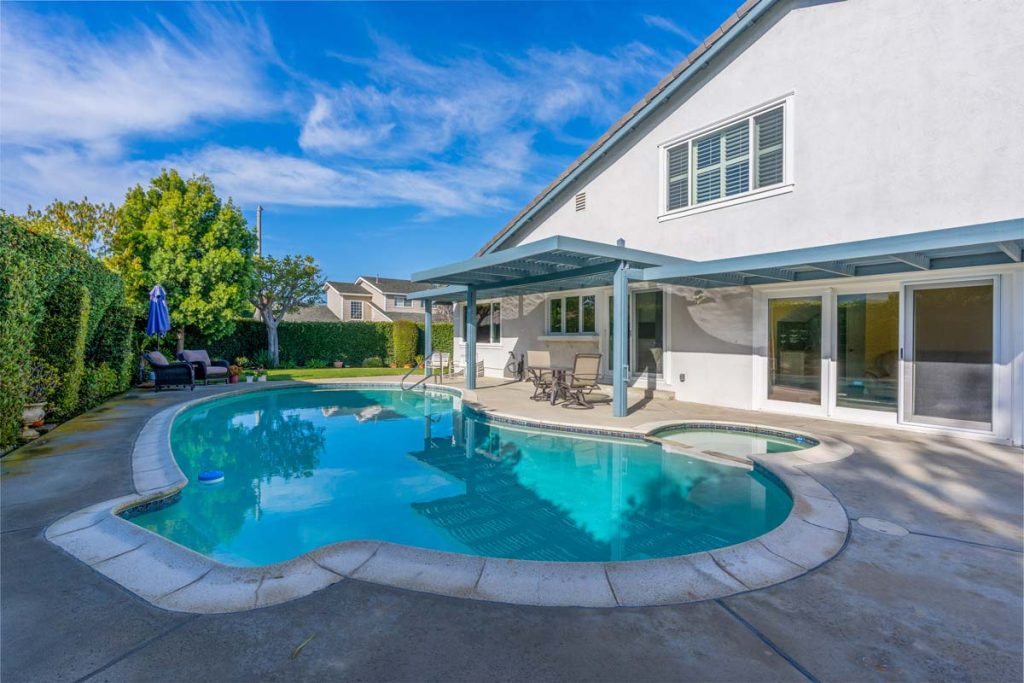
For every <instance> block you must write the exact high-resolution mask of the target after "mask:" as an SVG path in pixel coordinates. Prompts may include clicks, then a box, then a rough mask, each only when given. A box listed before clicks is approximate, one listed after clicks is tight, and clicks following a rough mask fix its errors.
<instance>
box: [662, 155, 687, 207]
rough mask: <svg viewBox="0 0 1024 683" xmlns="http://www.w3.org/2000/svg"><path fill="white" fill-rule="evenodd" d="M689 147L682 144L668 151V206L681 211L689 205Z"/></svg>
mask: <svg viewBox="0 0 1024 683" xmlns="http://www.w3.org/2000/svg"><path fill="white" fill-rule="evenodd" d="M689 190H690V145H689V144H683V145H679V146H678V147H673V148H672V149H670V150H668V193H667V196H668V206H667V209H668V210H669V211H672V210H674V209H682V208H684V207H686V206H689V204H690V196H689V195H690V191H689Z"/></svg>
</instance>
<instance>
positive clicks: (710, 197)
mask: <svg viewBox="0 0 1024 683" xmlns="http://www.w3.org/2000/svg"><path fill="white" fill-rule="evenodd" d="M784 124H785V109H784V107H783V105H781V104H780V105H777V106H775V107H772V108H771V109H768V110H767V111H763V112H760V113H758V114H755V115H752V116H748V117H746V118H744V119H741V120H739V121H734V122H733V123H730V124H728V125H727V126H723V127H722V128H719V129H717V130H714V131H711V132H710V133H705V134H703V135H700V136H697V137H694V138H692V139H690V140H686V141H684V142H681V143H675V144H673V145H671V146H669V147H667V148H666V149H665V159H664V163H665V207H664V210H665V211H666V212H671V211H680V210H682V209H686V208H689V207H696V206H700V205H701V204H707V203H710V202H714V201H717V200H721V199H727V198H729V197H737V196H740V195H744V194H746V193H748V192H752V191H754V190H760V189H762V188H768V187H772V186H774V185H781V184H783V183H784V182H785V159H784V154H785V144H784V143H785V139H784V136H785V125H784Z"/></svg>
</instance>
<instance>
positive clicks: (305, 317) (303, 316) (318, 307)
mask: <svg viewBox="0 0 1024 683" xmlns="http://www.w3.org/2000/svg"><path fill="white" fill-rule="evenodd" d="M339 320H340V319H339V318H338V316H336V315H335V314H334V311H332V310H331V309H329V308H327V305H326V304H312V305H310V306H303V307H302V308H299V309H296V310H294V311H292V312H291V313H286V314H285V316H284V322H288V323H336V322H338V321H339Z"/></svg>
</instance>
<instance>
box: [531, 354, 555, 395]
mask: <svg viewBox="0 0 1024 683" xmlns="http://www.w3.org/2000/svg"><path fill="white" fill-rule="evenodd" d="M526 372H527V377H528V378H529V380H530V381H531V382H533V396H531V397H530V398H531V399H533V400H534V401H546V400H548V397H549V396H550V392H551V386H552V385H553V384H554V382H555V376H554V373H553V372H552V371H551V352H550V351H527V352H526Z"/></svg>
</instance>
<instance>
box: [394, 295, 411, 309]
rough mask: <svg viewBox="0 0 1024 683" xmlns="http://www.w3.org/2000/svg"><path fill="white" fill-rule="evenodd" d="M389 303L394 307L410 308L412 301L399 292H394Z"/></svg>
mask: <svg viewBox="0 0 1024 683" xmlns="http://www.w3.org/2000/svg"><path fill="white" fill-rule="evenodd" d="M391 304H392V305H393V306H394V307H395V308H412V302H410V301H409V299H408V298H406V297H405V296H402V295H401V294H395V295H393V296H392V297H391Z"/></svg>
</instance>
